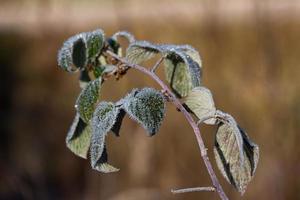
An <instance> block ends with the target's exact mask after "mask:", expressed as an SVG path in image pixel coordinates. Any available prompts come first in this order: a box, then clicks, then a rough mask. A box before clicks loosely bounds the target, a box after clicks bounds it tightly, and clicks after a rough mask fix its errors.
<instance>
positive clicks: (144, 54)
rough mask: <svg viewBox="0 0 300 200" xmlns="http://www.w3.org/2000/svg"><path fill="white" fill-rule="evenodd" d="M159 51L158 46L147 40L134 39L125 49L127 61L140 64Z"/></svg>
mask: <svg viewBox="0 0 300 200" xmlns="http://www.w3.org/2000/svg"><path fill="white" fill-rule="evenodd" d="M159 52H160V49H159V46H158V45H155V44H152V43H150V42H147V41H135V42H133V43H131V44H130V45H129V47H128V48H127V51H126V58H127V60H128V62H130V63H133V64H140V63H141V62H144V61H146V60H149V59H151V58H153V57H154V56H155V54H158V53H159Z"/></svg>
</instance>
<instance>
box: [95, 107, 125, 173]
mask: <svg viewBox="0 0 300 200" xmlns="http://www.w3.org/2000/svg"><path fill="white" fill-rule="evenodd" d="M119 111H120V110H119V108H117V107H116V106H115V105H114V104H113V103H111V102H100V103H99V104H98V105H97V108H96V110H95V112H94V114H93V118H92V120H91V125H92V139H91V148H90V154H91V165H92V168H93V169H95V170H98V171H100V172H103V173H109V172H114V171H118V169H117V168H115V167H113V166H111V165H109V164H108V163H107V152H106V148H105V137H106V135H107V134H108V132H109V131H110V130H111V129H112V128H113V126H114V124H115V123H116V120H117V117H118V114H119Z"/></svg>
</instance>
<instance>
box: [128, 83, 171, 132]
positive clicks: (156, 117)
mask: <svg viewBox="0 0 300 200" xmlns="http://www.w3.org/2000/svg"><path fill="white" fill-rule="evenodd" d="M123 106H124V109H125V111H126V112H127V113H128V114H129V116H130V117H131V118H132V119H133V120H135V121H137V122H138V123H140V124H141V125H142V126H143V127H144V128H145V129H146V131H147V133H148V135H149V136H152V135H154V134H155V133H157V132H158V130H159V127H160V125H161V123H162V120H163V118H164V114H165V99H164V97H163V95H162V94H161V92H159V91H157V90H155V89H153V88H143V89H142V90H140V91H137V90H133V92H131V93H130V94H129V95H128V96H127V97H126V98H125V100H124V105H123Z"/></svg>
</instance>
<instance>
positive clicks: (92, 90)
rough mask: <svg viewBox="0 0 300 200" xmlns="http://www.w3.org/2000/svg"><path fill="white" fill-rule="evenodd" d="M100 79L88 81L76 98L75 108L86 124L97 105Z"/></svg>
mask: <svg viewBox="0 0 300 200" xmlns="http://www.w3.org/2000/svg"><path fill="white" fill-rule="evenodd" d="M101 80H102V79H101V77H99V78H97V79H95V80H93V81H90V82H89V83H88V84H87V86H86V87H85V88H83V89H82V91H81V93H80V95H79V97H78V98H77V101H76V104H75V108H76V109H77V112H78V113H79V115H80V117H81V119H82V120H83V121H84V122H85V123H88V122H89V121H90V119H91V117H92V114H93V112H94V107H95V104H96V103H97V101H98V99H99V95H100V89H101Z"/></svg>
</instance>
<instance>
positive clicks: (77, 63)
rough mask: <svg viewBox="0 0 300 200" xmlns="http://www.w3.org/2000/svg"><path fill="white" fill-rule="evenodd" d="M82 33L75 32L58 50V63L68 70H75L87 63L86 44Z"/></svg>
mask: <svg viewBox="0 0 300 200" xmlns="http://www.w3.org/2000/svg"><path fill="white" fill-rule="evenodd" d="M84 41H85V39H84V35H83V34H77V35H75V36H72V37H70V38H69V39H68V40H66V41H65V42H64V44H63V46H62V48H61V49H60V50H59V52H58V56H57V61H58V65H59V66H60V67H61V68H62V69H64V70H66V71H68V72H75V71H77V70H78V69H82V68H84V67H85V66H86V64H87V56H86V45H85V42H84Z"/></svg>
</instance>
